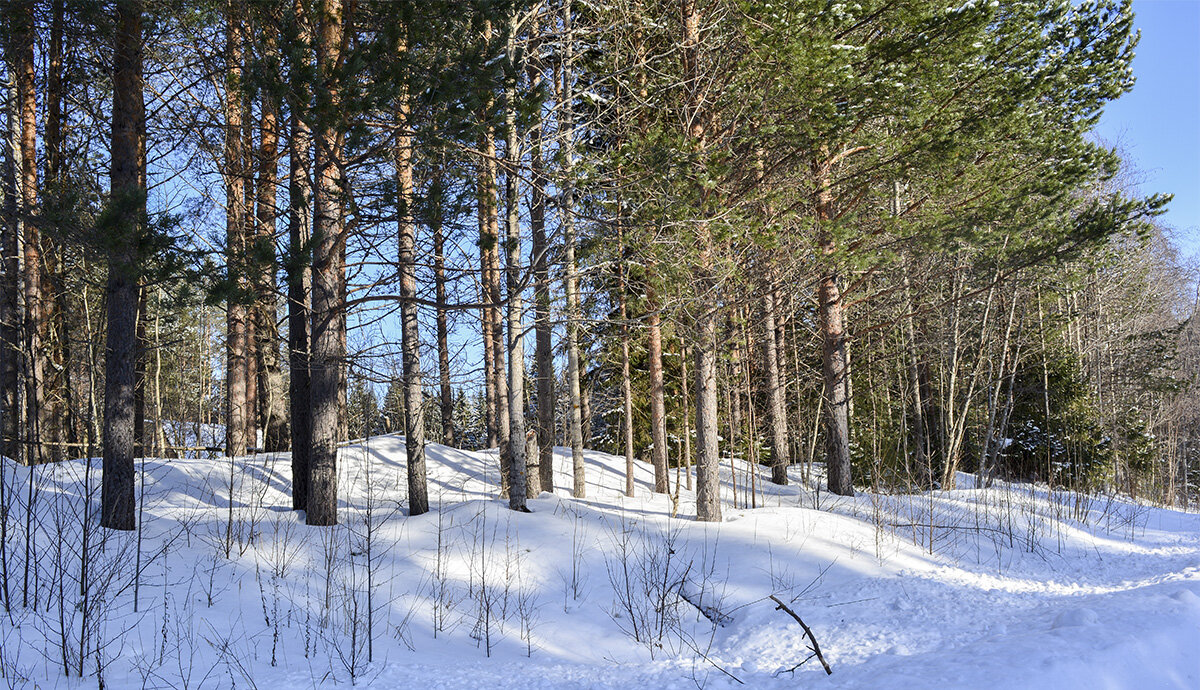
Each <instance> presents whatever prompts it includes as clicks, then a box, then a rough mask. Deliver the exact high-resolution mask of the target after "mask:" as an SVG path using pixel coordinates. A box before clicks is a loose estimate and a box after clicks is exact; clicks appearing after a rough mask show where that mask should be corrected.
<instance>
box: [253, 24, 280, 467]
mask: <svg viewBox="0 0 1200 690" xmlns="http://www.w3.org/2000/svg"><path fill="white" fill-rule="evenodd" d="M276 30H277V29H276V27H274V26H271V27H266V30H265V31H263V44H264V47H263V58H264V60H265V62H266V65H267V66H268V68H269V69H271V70H272V71H273V72H275V71H278V62H279V50H278V48H277V47H276V41H275V38H274V32H275V31H276ZM278 169H279V101H278V98H277V97H276V96H275V95H274V94H273V93H271V92H270V90H269V89H264V90H263V93H262V105H261V116H260V118H259V144H258V189H257V194H256V203H257V207H258V208H257V211H256V216H257V220H258V228H257V234H256V242H255V246H254V260H255V265H256V267H257V270H256V271H255V273H256V276H255V278H256V280H255V309H254V335H255V339H256V341H257V342H256V347H255V350H256V354H257V357H258V367H257V369H258V407H259V410H260V411H261V414H260V417H259V424H260V426H261V427H262V430H263V449H264V450H266V451H267V452H269V453H275V452H280V451H283V450H286V449H287V446H288V438H287V434H288V431H287V419H286V418H285V416H284V395H283V371H282V369H281V366H280V361H279V328H278V327H277V326H276V315H277V313H278V305H277V304H276V301H275V295H276V292H277V286H276V285H275V220H276V210H275V203H276V188H277V185H278V183H279V180H278Z"/></svg>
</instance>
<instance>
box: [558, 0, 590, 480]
mask: <svg viewBox="0 0 1200 690" xmlns="http://www.w3.org/2000/svg"><path fill="white" fill-rule="evenodd" d="M562 11H563V27H564V36H565V42H566V45H565V47H564V50H563V54H564V62H565V64H564V68H563V71H562V95H561V97H560V98H561V106H562V111H563V115H562V118H563V125H562V126H563V139H564V142H563V146H565V147H566V170H565V171H564V172H565V179H564V180H563V192H562V221H561V222H562V227H563V253H564V257H563V263H564V272H565V274H566V275H565V276H564V278H563V287H564V292H565V293H566V295H565V297H566V302H567V305H566V306H567V315H566V316H567V394H568V395H569V396H570V405H571V411H570V417H569V419H568V423H569V432H568V433H569V435H570V440H571V468H572V474H573V476H574V482H573V487H572V488H573V491H572V494H573V495H574V496H575V498H584V497H586V495H587V481H586V477H585V472H586V469H585V466H584V462H583V401H582V397H583V396H582V394H581V392H580V380H579V377H580V374H579V278H578V276H577V266H576V263H575V184H574V182H575V181H574V179H573V176H574V174H575V171H574V165H575V152H574V137H575V123H574V117H573V113H572V110H573V100H574V95H573V93H572V86H573V84H572V77H571V69H572V67H571V62H572V59H573V57H574V36H573V34H572V31H571V20H572V18H571V1H570V0H567V1H566V2H564V3H563V10H562Z"/></svg>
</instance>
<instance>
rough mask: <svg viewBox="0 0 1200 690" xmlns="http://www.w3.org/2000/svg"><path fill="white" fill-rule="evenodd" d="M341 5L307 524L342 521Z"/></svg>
mask: <svg viewBox="0 0 1200 690" xmlns="http://www.w3.org/2000/svg"><path fill="white" fill-rule="evenodd" d="M344 22H345V17H343V11H342V2H341V0H321V2H320V3H319V17H318V27H319V28H318V33H317V67H318V70H317V72H318V86H317V93H316V112H317V125H316V127H315V128H314V132H313V149H314V166H313V167H314V168H315V170H316V181H315V184H314V194H313V196H314V203H313V206H314V214H313V294H312V349H311V353H312V354H311V358H310V360H309V371H310V379H311V404H312V448H311V455H310V459H309V463H310V466H309V469H310V475H309V477H310V479H309V487H308V506H307V510H308V513H307V522H308V524H310V525H334V524H337V444H338V438H339V436H340V433H341V423H340V415H339V412H340V411H341V410H340V407H341V405H340V399H341V396H340V392H341V381H342V367H343V366H344V364H345V358H346V351H345V339H344V334H345V331H344V329H345V324H346V322H345V319H344V311H345V306H346V303H345V285H346V266H345V253H344V252H345V243H346V217H345V214H346V210H345V193H346V190H345V189H344V182H345V181H344V177H343V175H344V171H343V165H344V160H343V147H344V145H345V133H344V130H343V128H342V127H341V126H340V121H339V120H340V117H341V113H340V112H339V108H340V106H341V101H342V99H341V74H340V72H341V70H342V68H343V62H344V59H345V51H346V36H345V31H344Z"/></svg>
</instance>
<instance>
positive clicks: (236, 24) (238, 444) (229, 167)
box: [224, 0, 253, 456]
mask: <svg viewBox="0 0 1200 690" xmlns="http://www.w3.org/2000/svg"><path fill="white" fill-rule="evenodd" d="M225 11H226V18H225V21H226V27H225V59H226V61H227V64H226V73H227V76H226V82H225V104H224V108H225V152H224V154H225V160H224V163H225V171H224V172H225V180H224V182H225V265H226V270H227V271H228V273H229V281H230V289H231V290H233V291H234V292H233V294H231V295H230V296H229V299H228V302H227V308H226V313H225V329H226V343H225V377H226V378H225V380H226V383H225V388H226V406H227V407H226V427H225V454H226V455H229V456H237V455H245V454H246V449H247V447H249V446H250V445H251V443H252V440H251V439H250V438H249V426H250V423H249V417H250V415H252V414H253V410H250V409H247V395H248V390H247V386H248V385H249V382H248V381H247V377H246V369H247V367H246V357H247V340H248V335H249V332H248V329H247V325H248V324H247V322H248V318H247V313H246V306H245V303H244V301H243V296H242V295H241V294H240V293H241V288H242V285H243V281H244V275H245V271H244V262H245V255H246V246H245V245H246V236H245V233H246V202H247V200H246V186H245V184H244V178H245V170H244V165H245V152H244V151H243V150H242V146H243V137H242V130H243V119H244V116H245V113H244V112H243V109H244V106H243V98H242V70H243V68H242V63H243V59H244V53H243V51H244V49H245V46H244V43H245V28H244V24H243V18H244V12H245V8H244V6H243V5H242V4H241V2H240V1H239V0H229V2H228V3H227V4H226V8H225Z"/></svg>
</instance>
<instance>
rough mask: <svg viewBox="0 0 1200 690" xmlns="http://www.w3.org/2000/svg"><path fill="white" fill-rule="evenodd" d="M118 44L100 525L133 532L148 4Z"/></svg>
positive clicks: (127, 20)
mask: <svg viewBox="0 0 1200 690" xmlns="http://www.w3.org/2000/svg"><path fill="white" fill-rule="evenodd" d="M116 11H117V17H116V19H117V31H116V34H115V35H114V45H113V115H112V118H113V124H112V172H111V178H110V185H111V190H112V192H111V200H110V203H111V204H112V205H113V210H114V211H115V213H114V214H113V218H114V224H113V227H112V228H111V229H110V235H109V242H110V243H111V244H110V247H111V248H110V250H109V255H108V287H107V294H106V302H107V309H108V333H107V343H106V351H107V356H106V357H105V361H104V451H103V453H104V457H103V466H102V467H103V471H102V475H103V476H102V481H101V489H100V524H101V526H103V527H108V528H111V529H119V530H132V529H134V527H135V525H136V522H135V520H134V517H135V516H134V493H133V485H134V476H133V459H134V433H133V397H134V390H133V389H134V359H135V357H136V349H137V343H136V332H137V323H136V322H137V315H138V287H137V284H138V272H139V269H140V266H139V265H138V256H137V252H138V250H137V247H138V240H139V236H140V234H141V227H140V222H141V217H142V214H143V210H144V209H145V203H146V189H145V179H144V178H143V176H142V175H141V170H140V169H141V165H140V162H141V160H143V155H144V151H145V145H146V142H145V136H144V133H145V117H146V107H145V102H144V100H143V95H142V50H143V46H142V2H141V0H120V1H119V2H117V5H116Z"/></svg>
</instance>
